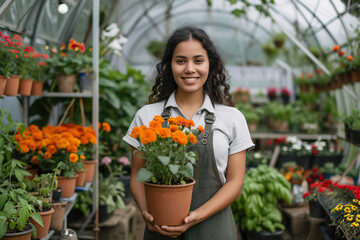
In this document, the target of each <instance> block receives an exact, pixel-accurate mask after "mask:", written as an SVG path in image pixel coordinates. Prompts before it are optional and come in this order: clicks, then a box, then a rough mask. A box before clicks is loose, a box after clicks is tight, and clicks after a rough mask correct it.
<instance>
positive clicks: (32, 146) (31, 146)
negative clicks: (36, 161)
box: [26, 139, 36, 152]
mask: <svg viewBox="0 0 360 240" xmlns="http://www.w3.org/2000/svg"><path fill="white" fill-rule="evenodd" d="M26 145H27V146H28V148H29V149H30V150H31V151H33V152H35V151H36V143H35V142H34V141H33V140H30V139H29V140H27V141H26Z"/></svg>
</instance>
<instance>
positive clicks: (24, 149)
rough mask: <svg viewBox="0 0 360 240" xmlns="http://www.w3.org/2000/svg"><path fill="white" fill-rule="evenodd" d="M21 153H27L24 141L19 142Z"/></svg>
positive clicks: (27, 149)
mask: <svg viewBox="0 0 360 240" xmlns="http://www.w3.org/2000/svg"><path fill="white" fill-rule="evenodd" d="M19 145H20V149H21V153H28V152H29V151H30V149H29V147H28V146H27V144H26V143H20V144H19Z"/></svg>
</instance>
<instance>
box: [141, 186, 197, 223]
mask: <svg viewBox="0 0 360 240" xmlns="http://www.w3.org/2000/svg"><path fill="white" fill-rule="evenodd" d="M194 184H195V180H193V182H191V183H188V184H185V185H158V184H151V183H144V186H145V196H146V204H147V208H148V211H149V213H150V214H151V215H152V216H153V217H154V222H153V223H154V224H157V225H167V226H174V225H180V224H183V223H184V218H185V217H186V216H187V215H188V214H189V210H190V204H191V197H192V190H193V186H194Z"/></svg>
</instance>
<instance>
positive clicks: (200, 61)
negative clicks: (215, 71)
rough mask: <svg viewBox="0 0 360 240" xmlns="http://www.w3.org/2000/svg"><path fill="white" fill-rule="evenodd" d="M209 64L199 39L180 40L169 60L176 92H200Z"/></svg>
mask: <svg viewBox="0 0 360 240" xmlns="http://www.w3.org/2000/svg"><path fill="white" fill-rule="evenodd" d="M209 66H210V63H209V57H208V55H207V52H206V50H205V49H204V48H203V46H202V44H201V43H200V42H199V41H197V40H193V39H190V40H188V41H183V42H180V43H179V44H178V45H177V46H176V47H175V49H174V54H173V58H172V60H171V70H172V73H173V76H174V79H175V82H176V84H177V86H178V88H177V93H180V92H183V93H200V92H201V93H202V92H203V86H204V84H205V82H206V80H207V77H208V75H209Z"/></svg>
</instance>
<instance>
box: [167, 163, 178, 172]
mask: <svg viewBox="0 0 360 240" xmlns="http://www.w3.org/2000/svg"><path fill="white" fill-rule="evenodd" d="M179 168H180V166H179V165H176V164H169V169H170V171H171V173H172V174H177V173H178V171H179Z"/></svg>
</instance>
